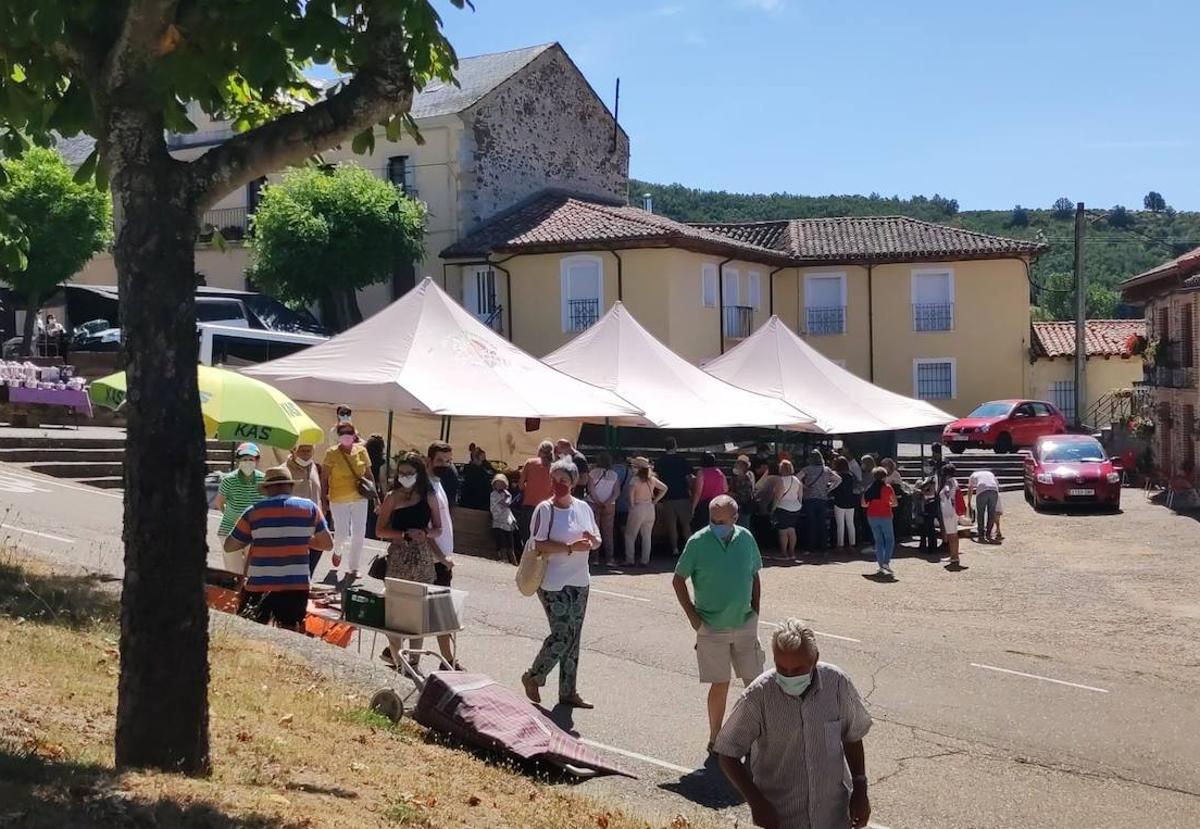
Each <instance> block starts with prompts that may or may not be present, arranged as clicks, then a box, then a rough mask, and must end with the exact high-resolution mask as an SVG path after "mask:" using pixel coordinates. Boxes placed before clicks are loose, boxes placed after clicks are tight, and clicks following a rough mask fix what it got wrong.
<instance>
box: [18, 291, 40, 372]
mask: <svg viewBox="0 0 1200 829" xmlns="http://www.w3.org/2000/svg"><path fill="white" fill-rule="evenodd" d="M41 302H42V298H41V297H40V296H38V295H37V294H29V295H28V296H27V297H25V331H24V333H23V335H22V337H21V353H22V354H24V355H25V356H26V357H29V356H32V355H33V337H34V334H35V332H36V330H37V315H38V310H39V309H40V306H41Z"/></svg>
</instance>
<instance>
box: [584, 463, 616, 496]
mask: <svg viewBox="0 0 1200 829" xmlns="http://www.w3.org/2000/svg"><path fill="white" fill-rule="evenodd" d="M588 478H590V479H591V482H592V492H593V494H595V496H596V501H597V502H598V503H601V504H607V503H608V500H609V499H610V498H612V496H613V492H614V491H615V490H616V488H617V473H616V472H613V471H612V470H611V469H600V468H599V467H597V468H596V469H593V470H591V471H589V472H588Z"/></svg>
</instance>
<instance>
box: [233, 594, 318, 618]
mask: <svg viewBox="0 0 1200 829" xmlns="http://www.w3.org/2000/svg"><path fill="white" fill-rule="evenodd" d="M307 614H308V591H307V590H269V591H265V592H262V593H259V592H254V591H250V590H247V591H244V592H243V593H242V596H241V600H240V602H239V603H238V615H239V616H244V617H245V618H247V619H253V620H254V621H256V622H258V623H259V624H260V625H266V624H270V622H271V620H272V619H274V620H275V623H276V624H277V625H279V626H280V627H298V626H299V625H301V624H303V622H304V617H305V616H306V615H307Z"/></svg>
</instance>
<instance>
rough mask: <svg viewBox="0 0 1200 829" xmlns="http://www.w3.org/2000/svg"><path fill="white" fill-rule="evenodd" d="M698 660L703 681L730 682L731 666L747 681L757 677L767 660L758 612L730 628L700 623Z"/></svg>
mask: <svg viewBox="0 0 1200 829" xmlns="http://www.w3.org/2000/svg"><path fill="white" fill-rule="evenodd" d="M696 664H697V665H698V667H699V669H700V681H701V682H702V683H704V684H706V685H713V684H717V683H721V682H728V681H729V675H730V670H731V669H732V672H733V673H735V674H737V677H738V679H740V680H741V681H742V682H743V683H745V684H746V685H749V684H750V683H751V682H753V681H754V680H756V679H758V677H759V675H760V674H762V672H763V666H764V665H765V664H766V654H765V653H763V649H762V645H760V644H759V642H758V614H757V613H756V614H754V615H752V616H751V617H750V618H749V619H748V620H747V621H746V624H744V625H742V626H741V627H737V628H731V629H730V630H713V629H712V628H710V627H709V626H708V625H704V624H702V625H700V630H698V631H696Z"/></svg>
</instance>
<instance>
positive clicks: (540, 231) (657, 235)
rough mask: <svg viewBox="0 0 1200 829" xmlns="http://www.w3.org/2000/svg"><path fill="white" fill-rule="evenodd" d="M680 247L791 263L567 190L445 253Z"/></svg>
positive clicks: (549, 193)
mask: <svg viewBox="0 0 1200 829" xmlns="http://www.w3.org/2000/svg"><path fill="white" fill-rule="evenodd" d="M620 247H680V248H684V249H686V250H697V251H704V252H713V253H724V254H726V255H729V256H737V257H740V258H749V259H752V260H755V261H763V262H779V263H780V264H785V263H786V257H785V256H784V255H783V254H782V253H781V252H779V251H774V250H770V249H768V248H763V247H758V246H755V245H753V244H750V243H746V242H741V241H739V240H736V239H732V238H730V237H728V236H724V235H722V234H719V233H713V232H711V231H709V230H705V229H704V228H699V227H694V226H692V225H688V224H684V223H683V222H677V221H675V220H674V219H669V218H667V217H666V216H660V215H658V214H657V213H649V212H647V211H645V210H642V209H641V208H637V207H631V206H630V205H627V204H625V203H623V202H621V201H617V200H605V199H603V198H600V197H596V196H588V195H582V194H578V193H573V192H570V191H567V190H558V189H548V190H541V191H539V192H537V193H535V194H534V195H532V196H530V197H529V198H527V199H525V200H524V201H522V202H520V203H518V204H516V205H515V206H513V207H511V208H509V209H508V210H505V211H503V212H501V213H498V214H496V215H495V216H493V217H492V218H491V219H489V220H487V221H485V222H484V223H483V224H482V225H480V226H479V227H478V228H477V229H476V230H475V231H473V232H472V233H470V234H468V235H467V236H466V237H465V238H463V239H461V240H459V241H458V242H456V243H454V244H452V245H450V246H449V247H448V248H446V249H445V250H443V251H442V253H441V255H442V257H443V258H446V259H461V258H467V257H475V256H478V257H482V256H486V255H487V254H489V253H517V252H522V253H536V252H540V251H565V250H595V249H606V248H620Z"/></svg>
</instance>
